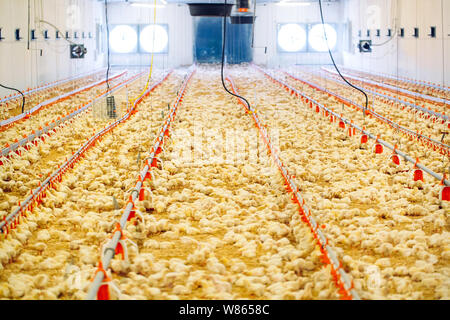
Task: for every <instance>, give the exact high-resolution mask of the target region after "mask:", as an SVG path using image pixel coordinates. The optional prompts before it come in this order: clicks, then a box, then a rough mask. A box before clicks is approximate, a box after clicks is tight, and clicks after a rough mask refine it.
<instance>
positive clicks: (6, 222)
mask: <svg viewBox="0 0 450 320" xmlns="http://www.w3.org/2000/svg"><path fill="white" fill-rule="evenodd" d="M170 74H171V72H168V73H167V74H166V75H165V77H164V78H163V79H162V80H160V81H159V82H158V83H156V84H155V85H153V86H152V87H151V88H149V89H148V90H147V92H146V93H144V95H143V96H146V95H147V94H148V93H150V92H151V91H152V90H153V89H154V88H156V87H157V86H158V85H160V84H161V83H162V82H163V81H164V80H166V79H167V77H168V76H169V75H170ZM124 85H125V84H124ZM99 99H100V98H99ZM139 102H140V100H139V101H136V102H135V104H134V107H135V106H136V105H137V104H138V103H139ZM131 111H132V110H131ZM131 111H129V112H128V113H127V114H125V115H124V116H123V117H122V118H120V119H119V120H117V121H115V122H114V123H112V124H110V125H109V126H107V127H105V128H104V129H102V130H100V131H99V132H98V133H96V134H95V135H94V136H92V137H91V138H90V139H89V140H88V141H86V142H85V143H84V144H83V146H82V147H81V148H79V149H78V150H77V151H76V152H75V153H74V154H73V155H72V156H71V157H70V158H69V159H68V160H67V161H66V162H65V163H63V164H62V165H61V166H60V167H59V168H58V170H56V171H55V172H54V173H53V174H52V175H51V176H49V177H48V178H47V179H45V180H44V182H43V183H42V184H41V186H40V187H38V188H36V189H35V191H33V194H32V196H29V197H27V198H26V199H25V201H24V202H23V203H21V205H20V206H19V207H18V208H16V209H15V210H14V211H13V212H12V213H10V214H9V215H8V216H7V217H6V218H5V220H3V221H2V222H0V232H1V233H3V232H4V231H3V229H4V228H5V227H8V226H9V224H10V223H11V222H12V221H13V219H15V218H16V216H17V214H18V213H19V212H21V211H22V210H25V209H26V207H27V206H28V205H29V204H30V202H31V200H32V199H34V198H35V197H37V196H38V195H39V194H40V193H41V192H43V191H45V189H47V188H48V186H49V184H50V181H51V180H53V179H55V178H56V177H57V176H58V175H60V174H61V172H62V171H63V170H65V169H66V168H68V167H69V166H70V165H71V164H72V163H73V162H74V161H75V160H77V159H78V158H79V156H80V155H81V154H83V153H84V152H85V151H86V150H87V148H88V147H89V146H90V145H91V144H92V143H93V142H94V141H95V140H97V138H99V137H100V136H103V135H104V134H105V133H107V132H109V130H111V129H113V128H114V127H116V126H117V125H118V124H119V123H121V122H123V121H125V120H126V119H128V118H129V117H130V115H131Z"/></svg>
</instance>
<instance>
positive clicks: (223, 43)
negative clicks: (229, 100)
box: [220, 0, 250, 110]
mask: <svg viewBox="0 0 450 320" xmlns="http://www.w3.org/2000/svg"><path fill="white" fill-rule="evenodd" d="M226 37H227V0H225V2H224V3H223V39H222V65H221V68H220V77H221V80H222V86H223V88H224V89H225V91H226V92H228V93H229V94H230V95H232V96H235V97H236V98H239V99H242V100H243V101H245V103H246V104H247V108H248V109H249V110H250V103H249V102H248V101H247V99H245V98H244V97H242V96H240V95H238V94H234V93H233V92H231V91H230V90H228V88H227V86H226V85H225V81H224V77H223V68H224V64H225V45H226Z"/></svg>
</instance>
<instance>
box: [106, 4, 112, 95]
mask: <svg viewBox="0 0 450 320" xmlns="http://www.w3.org/2000/svg"><path fill="white" fill-rule="evenodd" d="M105 23H106V52H107V61H108V68H107V69H106V86H107V87H108V91H109V70H110V69H111V65H110V62H109V23H108V0H105Z"/></svg>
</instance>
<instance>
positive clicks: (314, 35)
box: [308, 24, 337, 52]
mask: <svg viewBox="0 0 450 320" xmlns="http://www.w3.org/2000/svg"><path fill="white" fill-rule="evenodd" d="M324 27H325V32H326V34H327V39H328V46H329V47H330V50H334V49H335V48H336V43H337V32H336V29H335V28H334V27H333V26H331V25H329V24H325V25H322V24H316V25H313V26H312V28H311V30H309V35H308V43H309V46H310V48H311V49H312V50H313V51H318V52H325V51H328V46H327V42H325V35H324Z"/></svg>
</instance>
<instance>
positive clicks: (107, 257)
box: [86, 69, 195, 300]
mask: <svg viewBox="0 0 450 320" xmlns="http://www.w3.org/2000/svg"><path fill="white" fill-rule="evenodd" d="M194 72H195V69H194V70H192V71H191V72H190V74H189V76H188V78H187V79H186V80H185V81H184V82H183V84H182V87H181V90H180V91H179V94H178V97H177V100H176V102H175V104H174V106H173V108H172V110H171V112H170V113H169V115H168V116H167V118H166V119H167V120H166V123H165V124H164V125H163V126H162V129H161V132H164V131H165V130H166V129H167V127H168V123H170V122H171V121H172V119H173V114H174V113H175V111H176V109H177V108H178V105H179V103H180V101H181V99H182V97H183V95H184V93H185V89H186V87H187V84H188V82H189V80H190V79H191V78H192V75H193V74H194ZM147 93H148V91H147ZM147 93H146V94H147ZM146 94H144V95H142V96H141V97H140V98H139V99H138V100H141V99H142V97H144V96H145V95H146ZM138 100H137V101H138ZM137 101H136V102H135V104H136V103H137ZM160 137H161V136H158V139H157V140H156V143H155V145H154V147H153V150H157V149H158V148H159V147H160V146H161V143H162V139H160ZM155 156H156V154H155V152H154V151H153V152H152V153H151V156H150V157H149V159H150V160H152V161H153V159H154V158H155ZM149 169H150V168H149V166H148V165H145V167H144V169H143V172H142V173H141V174H140V177H141V180H142V179H143V178H144V177H145V176H146V174H147V172H148V170H149ZM141 188H142V182H141V181H138V182H137V184H136V187H135V188H134V189H135V190H137V191H138V192H136V193H134V192H132V193H131V197H132V198H131V200H132V201H131V202H128V203H127V205H126V207H125V209H124V212H123V214H122V217H121V219H120V227H121V229H124V228H125V225H126V223H127V221H128V217H129V216H130V213H131V210H132V209H133V206H134V205H133V203H134V202H135V200H136V199H137V197H138V195H139V191H140V190H141ZM119 240H120V232H119V231H116V232H115V233H114V235H113V237H112V239H111V240H110V241H109V243H108V246H107V247H108V248H110V249H111V250H108V251H107V252H106V253H105V254H104V255H103V257H102V265H103V268H104V269H105V270H107V269H108V267H109V264H110V263H111V260H112V259H113V257H114V252H115V250H116V247H117V244H118V243H119ZM103 280H104V274H103V272H97V274H96V275H95V277H94V280H93V281H92V284H91V286H90V288H89V291H88V293H87V296H86V300H95V299H96V296H97V292H98V290H99V288H100V286H101V284H102V282H103Z"/></svg>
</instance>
